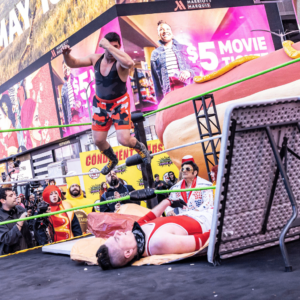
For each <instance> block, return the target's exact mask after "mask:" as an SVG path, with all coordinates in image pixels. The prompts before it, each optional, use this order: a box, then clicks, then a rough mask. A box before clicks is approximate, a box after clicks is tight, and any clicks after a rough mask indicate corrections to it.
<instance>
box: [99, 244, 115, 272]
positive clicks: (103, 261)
mask: <svg viewBox="0 0 300 300" xmlns="http://www.w3.org/2000/svg"><path fill="white" fill-rule="evenodd" d="M96 257H97V261H98V265H99V267H101V268H102V270H103V271H105V270H111V269H113V266H112V264H111V262H110V258H109V254H108V248H107V246H106V245H101V246H100V248H99V249H98V251H97V253H96Z"/></svg>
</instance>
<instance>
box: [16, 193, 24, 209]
mask: <svg viewBox="0 0 300 300" xmlns="http://www.w3.org/2000/svg"><path fill="white" fill-rule="evenodd" d="M17 205H20V206H21V207H23V208H25V205H24V204H23V203H22V200H21V196H20V195H19V196H17Z"/></svg>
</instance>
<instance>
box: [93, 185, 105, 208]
mask: <svg viewBox="0 0 300 300" xmlns="http://www.w3.org/2000/svg"><path fill="white" fill-rule="evenodd" d="M105 192H107V183H106V182H105V181H103V182H102V183H101V184H100V190H99V199H98V200H96V201H95V203H96V202H100V199H101V197H102V195H103V194H104V193H105ZM93 212H100V206H94V207H93Z"/></svg>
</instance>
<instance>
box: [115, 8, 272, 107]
mask: <svg viewBox="0 0 300 300" xmlns="http://www.w3.org/2000/svg"><path fill="white" fill-rule="evenodd" d="M120 27H121V32H122V38H123V42H124V50H125V52H126V53H128V54H129V55H130V56H131V57H132V58H133V59H134V61H135V69H134V71H133V72H132V76H131V85H132V89H133V94H134V102H135V106H136V109H140V110H142V111H147V110H154V109H156V108H157V106H158V104H159V103H160V101H161V100H162V99H163V98H164V96H165V95H166V94H168V93H170V92H171V91H173V90H176V89H178V88H181V87H184V86H186V85H189V84H191V83H193V77H194V76H203V75H207V74H209V73H211V72H214V71H216V70H218V69H221V68H222V67H224V66H225V65H228V64H229V63H230V62H232V61H234V60H236V59H238V58H240V57H243V56H246V55H253V54H254V55H267V54H268V53H270V52H272V51H274V50H275V49H274V44H273V41H272V36H271V34H269V33H267V32H263V31H260V32H251V30H253V29H263V30H270V27H269V23H268V19H267V15H266V11H265V7H264V6H263V5H257V6H244V7H233V8H219V9H210V10H196V11H182V12H171V13H158V14H149V15H135V16H127V17H120Z"/></svg>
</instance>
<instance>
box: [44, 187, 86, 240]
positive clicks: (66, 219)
mask: <svg viewBox="0 0 300 300" xmlns="http://www.w3.org/2000/svg"><path fill="white" fill-rule="evenodd" d="M43 199H44V201H45V202H47V203H48V204H49V208H48V212H54V211H59V210H64V209H68V208H72V205H70V203H68V202H67V201H62V200H61V192H60V189H59V188H58V187H57V186H56V185H49V186H47V187H46V188H45V190H44V192H43ZM49 218H50V220H51V223H52V225H53V227H54V232H55V234H54V242H57V241H61V240H66V239H69V238H72V237H74V236H79V235H82V231H81V227H80V224H79V221H78V219H77V217H76V215H75V214H74V211H69V212H66V213H61V214H57V215H53V216H50V217H49Z"/></svg>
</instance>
